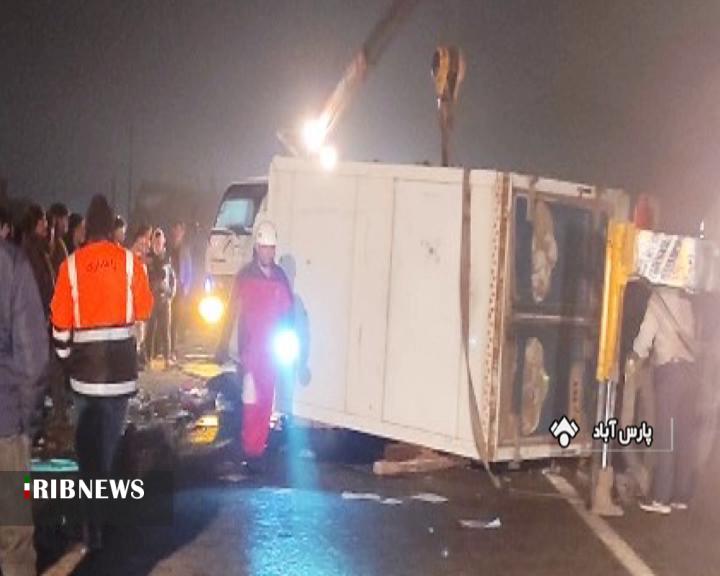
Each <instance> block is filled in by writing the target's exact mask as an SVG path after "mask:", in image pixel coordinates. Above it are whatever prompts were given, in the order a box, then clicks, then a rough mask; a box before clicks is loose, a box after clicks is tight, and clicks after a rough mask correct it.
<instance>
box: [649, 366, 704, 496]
mask: <svg viewBox="0 0 720 576" xmlns="http://www.w3.org/2000/svg"><path fill="white" fill-rule="evenodd" d="M699 384H700V381H699V378H698V374H697V370H696V367H695V365H694V364H691V363H689V362H677V363H671V364H664V365H662V366H659V367H657V368H656V369H655V404H656V414H655V429H654V434H653V448H655V449H658V450H662V452H658V453H657V459H656V463H655V471H654V476H653V489H652V496H653V499H654V500H657V501H658V502H662V503H663V504H669V503H670V502H683V503H687V502H688V501H689V500H690V498H691V496H692V491H693V484H694V477H695V450H694V444H693V442H694V440H695V430H696V420H697V418H696V408H697V398H698V392H699V389H700V386H699ZM671 447H672V451H669V450H670V448H671Z"/></svg>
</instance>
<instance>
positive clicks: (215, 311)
mask: <svg viewBox="0 0 720 576" xmlns="http://www.w3.org/2000/svg"><path fill="white" fill-rule="evenodd" d="M224 313H225V304H223V301H222V300H220V298H218V297H217V296H213V295H209V296H205V297H203V299H202V300H200V316H202V319H203V320H205V322H207V323H208V324H217V323H218V322H220V320H221V319H222V317H223V314H224Z"/></svg>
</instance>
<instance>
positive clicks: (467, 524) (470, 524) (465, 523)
mask: <svg viewBox="0 0 720 576" xmlns="http://www.w3.org/2000/svg"><path fill="white" fill-rule="evenodd" d="M460 526H462V527H463V528H472V529H490V530H492V529H495V528H500V527H502V522H501V521H500V518H495V519H494V520H490V521H487V520H460Z"/></svg>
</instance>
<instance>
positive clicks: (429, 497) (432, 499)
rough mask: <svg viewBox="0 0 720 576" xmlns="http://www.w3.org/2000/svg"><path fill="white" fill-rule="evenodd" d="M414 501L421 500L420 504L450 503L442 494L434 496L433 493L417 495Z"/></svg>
mask: <svg viewBox="0 0 720 576" xmlns="http://www.w3.org/2000/svg"><path fill="white" fill-rule="evenodd" d="M412 499H413V500H419V501H420V502H428V503H430V504H444V503H445V502H447V501H448V499H447V498H445V496H440V494H433V493H432V492H422V493H420V494H415V496H413V497H412Z"/></svg>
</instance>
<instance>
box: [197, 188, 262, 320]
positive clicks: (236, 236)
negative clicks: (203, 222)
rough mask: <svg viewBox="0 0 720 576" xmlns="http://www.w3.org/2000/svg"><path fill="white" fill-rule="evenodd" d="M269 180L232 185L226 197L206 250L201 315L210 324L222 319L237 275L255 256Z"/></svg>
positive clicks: (219, 209)
mask: <svg viewBox="0 0 720 576" xmlns="http://www.w3.org/2000/svg"><path fill="white" fill-rule="evenodd" d="M267 192H268V182H267V179H266V178H262V179H255V180H248V181H246V182H241V183H237V184H232V185H230V186H229V187H228V189H227V190H226V191H225V193H224V194H223V197H222V200H221V201H220V206H219V207H218V211H217V216H216V217H215V222H214V224H213V227H212V229H211V230H210V236H209V238H208V243H207V248H206V250H205V296H204V297H203V299H202V300H201V302H200V314H201V316H202V317H203V319H204V320H205V321H206V322H207V323H209V324H216V323H217V322H219V321H220V319H221V318H222V315H223V311H224V307H225V302H226V301H227V298H228V296H229V293H230V290H231V289H232V283H233V279H234V278H235V275H236V274H237V273H238V271H239V270H240V269H241V268H242V267H243V266H245V264H247V263H248V262H250V260H251V259H252V256H253V225H254V223H255V217H256V216H257V214H258V212H259V211H260V208H261V206H262V204H263V202H264V201H265V198H266V197H267Z"/></svg>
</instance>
